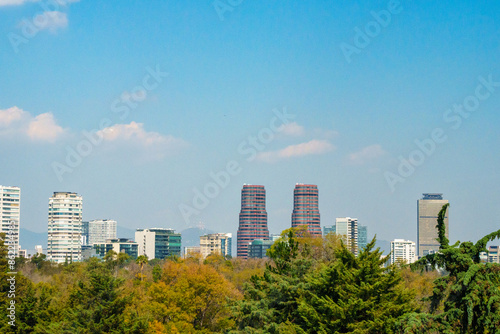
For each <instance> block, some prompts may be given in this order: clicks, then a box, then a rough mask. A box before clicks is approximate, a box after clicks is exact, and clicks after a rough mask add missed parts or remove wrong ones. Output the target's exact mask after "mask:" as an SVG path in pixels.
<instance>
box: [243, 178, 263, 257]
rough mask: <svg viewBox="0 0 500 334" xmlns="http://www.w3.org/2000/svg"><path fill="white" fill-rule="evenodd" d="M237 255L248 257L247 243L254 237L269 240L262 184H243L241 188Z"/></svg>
mask: <svg viewBox="0 0 500 334" xmlns="http://www.w3.org/2000/svg"><path fill="white" fill-rule="evenodd" d="M236 238H237V256H238V257H242V258H247V257H248V245H249V244H250V243H251V242H252V241H254V240H255V239H263V240H269V230H268V228H267V212H266V189H265V188H264V186H255V185H249V184H245V185H243V189H242V190H241V211H240V224H239V227H238V233H237V237H236Z"/></svg>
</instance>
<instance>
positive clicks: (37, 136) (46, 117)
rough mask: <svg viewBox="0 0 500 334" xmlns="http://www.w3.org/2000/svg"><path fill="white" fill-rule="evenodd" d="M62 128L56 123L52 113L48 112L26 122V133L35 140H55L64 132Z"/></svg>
mask: <svg viewBox="0 0 500 334" xmlns="http://www.w3.org/2000/svg"><path fill="white" fill-rule="evenodd" d="M64 132H65V131H64V129H63V128H62V127H60V126H59V125H57V124H56V121H55V120H54V115H52V113H50V112H48V113H45V114H41V115H38V116H36V117H35V118H34V119H33V120H31V122H30V123H29V124H28V130H27V131H26V134H27V135H28V136H29V137H30V138H31V139H32V140H37V141H48V142H51V143H53V142H55V141H56V140H57V139H58V138H59V137H60V136H61V135H63V134H64Z"/></svg>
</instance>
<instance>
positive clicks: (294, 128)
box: [278, 122, 305, 136]
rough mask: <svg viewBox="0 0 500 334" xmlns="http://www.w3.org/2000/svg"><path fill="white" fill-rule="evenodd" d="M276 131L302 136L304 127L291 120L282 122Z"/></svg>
mask: <svg viewBox="0 0 500 334" xmlns="http://www.w3.org/2000/svg"><path fill="white" fill-rule="evenodd" d="M278 132H280V133H282V134H284V135H287V136H302V135H304V133H305V130H304V127H303V126H301V125H299V124H297V122H292V123H288V124H283V125H282V126H280V127H279V128H278Z"/></svg>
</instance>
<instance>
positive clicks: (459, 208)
mask: <svg viewBox="0 0 500 334" xmlns="http://www.w3.org/2000/svg"><path fill="white" fill-rule="evenodd" d="M231 4H233V5H231ZM216 6H218V8H219V12H218V11H217V9H216V8H215V7H216ZM220 8H223V10H224V9H225V11H223V12H221V9H220ZM390 9H392V12H391V11H389V10H390ZM499 9H500V5H499V4H498V2H495V1H482V2H475V1H464V2H460V3H457V2H454V1H441V2H439V3H436V2H423V3H415V2H410V1H401V2H393V1H371V2H370V3H369V4H365V3H364V2H361V1H335V2H333V1H310V2H303V1H272V2H268V1H227V0H221V1H215V2H214V1H155V2H152V3H148V4H147V5H145V4H144V2H143V1H120V2H112V3H109V2H105V3H102V2H98V1H91V0H81V1H75V0H71V1H68V0H65V1H63V0H59V2H57V3H56V2H55V0H51V1H36V0H32V1H23V0H0V73H1V80H0V163H1V166H2V167H1V169H0V170H1V173H0V184H2V185H18V186H20V187H21V188H22V213H21V215H22V218H21V219H22V220H21V224H22V227H24V228H27V229H30V230H33V231H37V232H42V231H46V229H47V203H48V198H49V197H50V196H51V195H52V192H54V191H73V192H77V193H79V194H81V195H82V196H83V198H84V219H85V220H90V219H98V218H113V219H116V220H117V221H118V223H119V224H120V225H122V226H124V227H128V228H137V227H172V228H175V229H177V230H182V229H184V228H187V227H189V226H194V225H197V224H198V223H199V222H200V221H202V222H203V223H204V224H205V225H206V226H207V227H208V228H209V229H212V230H215V231H219V232H233V233H236V230H237V224H238V213H239V210H240V202H239V201H240V191H241V188H242V185H243V184H244V183H249V184H263V185H265V186H266V190H267V210H268V214H269V228H270V231H271V232H272V233H279V232H280V231H281V230H283V229H285V228H288V227H289V226H290V220H291V212H292V203H293V197H292V196H293V188H294V186H295V183H313V184H317V185H318V187H319V191H320V212H321V215H322V216H321V223H322V225H330V224H332V223H333V222H334V220H335V217H342V216H350V217H357V218H358V219H359V221H360V224H365V225H368V227H369V234H370V235H373V234H374V233H377V234H378V236H379V238H381V239H385V240H392V239H394V238H406V239H411V240H415V239H416V201H417V199H419V198H420V196H421V194H422V193H423V192H442V193H444V196H445V198H446V199H449V200H450V203H451V211H450V236H451V239H452V240H457V239H460V240H466V239H475V238H478V237H481V236H482V235H484V234H486V233H489V232H490V231H493V230H497V229H498V228H500V224H499V221H498V217H499V216H500V206H498V204H497V203H498V202H499V200H500V195H499V193H498V186H499V184H500V182H499V181H500V180H499V176H498V172H497V170H498V167H499V166H500V157H499V155H498V144H499V143H500V138H499V136H500V135H499V134H498V131H497V129H498V125H499V121H500V115H499V111H500V110H499V108H498V106H499V105H500V86H499V85H500V83H498V82H500V64H499V62H498V59H499V55H500V10H499ZM221 17H222V18H223V19H221ZM377 17H378V20H379V21H377V19H376V18H377ZM30 29H31V30H30ZM370 29H371V30H370ZM359 31H361V33H359ZM360 36H361V37H360ZM360 41H361V42H362V43H361V44H360ZM346 45H348V46H349V47H350V48H351V49H350V50H353V48H356V50H357V51H356V52H355V53H352V54H350V55H347V54H345V52H343V48H344V50H345V47H346ZM485 82H486V84H485ZM488 82H489V83H488ZM478 94H479V95H478ZM455 104H456V105H459V106H460V105H465V107H466V109H462V111H461V114H460V113H458V112H455V111H454V105H455ZM467 108H468V109H467ZM448 110H450V111H448ZM467 110H470V111H467ZM284 111H286V113H288V114H291V115H293V116H294V118H290V119H286V122H287V123H286V124H285V123H283V122H282V120H280V119H278V120H275V119H274V118H275V117H276V112H278V113H283V112H284ZM273 121H274V123H273ZM458 122H460V123H458ZM272 124H274V125H276V126H270V125H272ZM436 129H437V130H436ZM433 131H434V132H435V131H438V133H440V136H438V137H439V138H440V140H438V141H436V140H435V138H434V139H433V136H432V133H433ZM84 133H87V134H88V133H90V134H91V135H90V136H93V138H97V139H98V140H97V139H96V140H97V141H96V142H95V143H90V141H88V139H87V137H86V136H85V134H84ZM259 134H260V135H261V137H260V139H259ZM266 136H267V137H266ZM252 137H256V138H258V139H257V145H256V146H257V147H258V148H259V149H260V151H259V152H258V155H256V156H255V157H254V158H253V155H251V154H250V153H248V152H249V151H248V149H249V147H250V145H251V144H250V143H251V138H252ZM262 140H264V141H262ZM416 140H417V141H420V142H426V143H429V141H432V143H431V144H428V145H430V146H427V147H428V151H427V153H426V151H425V150H424V149H422V148H419V146H417V144H416V143H415V141H416ZM89 143H90V144H89ZM89 145H90V146H89ZM78 149H83V150H84V152H85V154H83V155H82V154H80V158H74V157H73V159H74V160H72V165H71V166H70V165H68V163H67V161H66V159H67V156H68V154H69V153H68V152H72V151H77V150H78ZM85 150H86V151H85ZM244 152H247V153H244ZM251 157H252V158H253V159H249V158H251ZM400 157H401V158H402V159H405V160H406V161H409V160H411V158H413V160H412V162H410V164H413V165H412V167H410V169H411V168H413V170H412V171H411V172H408V171H406V172H405V170H403V173H401V170H402V169H401V168H402V167H401V164H405V163H402V162H401V159H400ZM75 159H76V160H75ZM419 159H420V160H419ZM248 160H251V161H248ZM229 162H231V163H230V164H233V166H232V167H233V170H232V171H233V174H234V175H233V174H228V175H229V180H228V182H226V183H227V185H226V184H224V187H221V186H218V188H214V187H213V184H212V185H210V184H211V183H212V178H211V176H210V174H211V173H219V172H220V171H225V170H226V169H227V164H228V163H229ZM234 163H236V164H237V167H235V166H236V165H234ZM55 168H56V169H57V170H58V171H59V172H56V171H55V170H54V169H55ZM398 169H399V170H398ZM69 170H71V172H69ZM388 178H389V180H390V181H389V182H388V180H387V179H388ZM391 184H392V185H391ZM205 187H208V191H209V192H210V191H212V192H213V196H212V197H213V198H208V199H207V201H206V202H208V203H205V205H203V208H201V206H199V207H198V208H196V207H195V204H193V198H194V197H195V193H196V191H197V190H199V191H200V192H201V193H204V192H205ZM211 187H212V188H211ZM210 189H211V190H210ZM188 206H189V207H190V208H191V209H192V210H191V211H189V209H186V207H188ZM181 210H184V216H183V214H182V212H181ZM186 210H188V211H186ZM186 212H190V213H192V214H186ZM187 216H189V219H186V217H187Z"/></svg>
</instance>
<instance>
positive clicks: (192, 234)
mask: <svg viewBox="0 0 500 334" xmlns="http://www.w3.org/2000/svg"><path fill="white" fill-rule="evenodd" d="M208 233H215V232H214V231H212V230H208V229H206V228H199V227H190V228H187V229H185V230H183V231H182V232H181V237H182V251H184V247H191V246H199V245H200V237H201V236H202V235H205V234H208Z"/></svg>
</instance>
